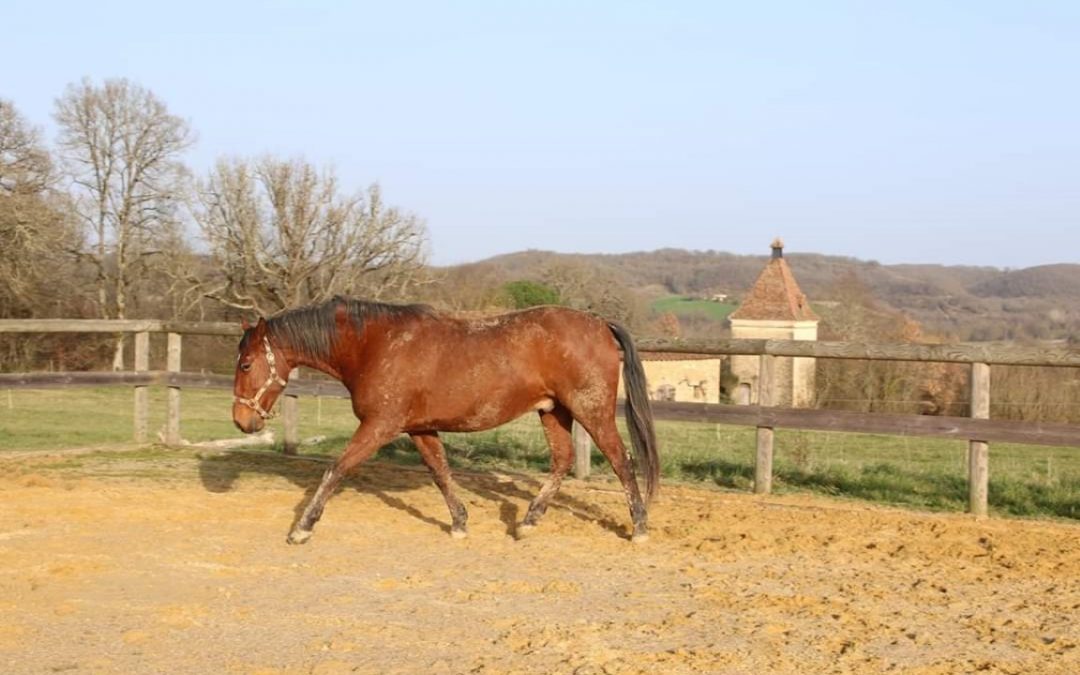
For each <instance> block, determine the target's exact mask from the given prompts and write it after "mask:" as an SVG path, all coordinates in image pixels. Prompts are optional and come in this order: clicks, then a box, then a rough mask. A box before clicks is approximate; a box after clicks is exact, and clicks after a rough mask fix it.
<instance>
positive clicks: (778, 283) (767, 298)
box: [728, 239, 820, 321]
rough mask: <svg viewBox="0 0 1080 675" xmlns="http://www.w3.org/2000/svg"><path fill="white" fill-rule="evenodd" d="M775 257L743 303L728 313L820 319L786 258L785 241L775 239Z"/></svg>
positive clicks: (739, 316) (764, 318) (751, 317)
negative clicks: (800, 287) (811, 307)
mask: <svg viewBox="0 0 1080 675" xmlns="http://www.w3.org/2000/svg"><path fill="white" fill-rule="evenodd" d="M772 252H773V254H772V259H771V260H769V264H768V265H766V266H765V269H764V270H762V271H761V274H760V275H759V276H758V278H757V281H755V282H754V286H753V288H751V289H750V292H749V293H748V294H747V295H746V297H745V298H744V299H743V301H742V304H741V305H739V308H738V309H736V310H735V311H734V312H732V313H731V315H730V316H729V317H728V318H730V319H734V320H739V319H742V320H751V321H819V320H820V317H819V316H818V315H817V314H815V313H814V310H812V309H810V303H809V302H808V301H807V300H806V295H804V294H803V292H802V290H800V289H799V284H798V283H797V282H796V281H795V276H794V275H793V274H792V273H791V268H790V267H788V264H787V261H786V260H784V242H782V241H781V240H780V239H776V240H775V241H773V243H772Z"/></svg>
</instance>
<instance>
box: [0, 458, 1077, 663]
mask: <svg viewBox="0 0 1080 675" xmlns="http://www.w3.org/2000/svg"><path fill="white" fill-rule="evenodd" d="M71 464H72V456H71V455H65V454H61V455H56V454H54V455H21V456H9V457H6V458H4V459H2V460H0V470H2V471H0V474H2V476H3V478H0V514H2V515H3V519H2V522H0V671H2V672H4V673H52V672H87V673H136V672H141V673H196V672H198V673H210V672H215V673H265V674H269V673H351V672H360V673H414V672H424V673H472V672H475V673H511V672H520V673H639V672H657V673H748V672H754V673H809V672H825V673H849V672H860V673H862V672H865V673H878V672H883V671H893V672H905V673H954V672H959V673H962V672H975V671H987V672H1001V673H1075V672H1080V649H1078V646H1077V645H1078V642H1080V527H1078V526H1077V525H1075V524H1069V523H1053V522H1032V521H1021V520H998V519H990V520H985V521H982V522H975V521H973V520H972V519H971V518H969V517H967V516H964V515H962V514H955V515H952V514H950V515H941V514H926V513H916V512H910V511H902V510H896V509H887V508H878V507H871V506H867V505H863V504H861V503H852V502H846V501H836V500H827V499H823V498H814V497H807V496H786V497H769V498H756V497H754V496H752V495H748V494H739V493H730V492H720V491H713V490H705V489H701V488H693V487H687V486H673V485H668V486H666V487H665V490H664V493H663V495H662V497H661V498H660V499H659V501H658V502H657V503H656V504H654V506H653V509H652V515H651V523H652V538H651V541H649V542H648V543H646V544H644V545H635V544H632V543H630V542H629V541H628V540H627V539H626V533H627V524H628V520H629V518H628V516H627V514H626V510H625V505H624V501H623V497H622V494H621V492H619V491H616V490H615V489H614V488H615V485H614V484H613V483H611V482H610V481H607V480H605V479H603V478H600V479H597V480H592V481H588V482H581V481H572V480H571V481H568V482H567V484H566V485H565V486H564V489H563V492H562V494H561V496H560V498H559V499H558V500H557V501H556V503H555V504H554V505H553V506H552V508H551V509H550V510H549V512H548V514H547V516H546V517H545V519H544V521H543V522H542V523H541V525H540V527H539V528H537V530H536V531H535V532H534V533H533V534H532V535H530V536H529V537H528V538H526V539H523V540H516V539H515V538H514V536H513V533H514V523H515V522H516V521H517V520H519V519H520V518H521V516H522V515H523V514H524V511H525V507H526V505H527V503H528V500H529V499H530V498H531V497H532V496H533V495H534V494H535V492H536V489H537V487H538V485H539V480H540V479H541V478H542V477H541V476H537V475H519V474H502V473H496V472H492V473H481V474H466V475H461V476H459V478H458V480H459V484H460V488H461V493H462V497H463V499H464V500H465V501H466V504H467V505H468V507H469V509H470V516H471V517H470V536H469V538H468V539H465V540H463V541H456V540H453V539H451V537H450V536H449V534H448V532H449V528H448V516H447V512H446V508H445V505H444V503H443V501H442V498H441V495H440V494H439V492H438V490H437V489H436V488H435V487H434V486H433V485H432V484H431V483H430V482H429V478H428V475H427V473H426V471H424V470H422V469H416V468H411V467H400V466H393V465H387V464H371V465H369V466H366V467H364V468H363V470H362V475H361V476H360V477H358V478H357V479H355V480H353V481H352V482H350V483H349V484H348V485H347V487H346V488H345V489H343V490H342V492H340V493H339V494H338V495H337V496H336V497H335V498H334V499H333V500H332V501H331V502H330V504H329V506H328V508H327V510H326V514H325V516H324V518H323V520H322V522H321V523H320V524H319V525H318V527H317V528H316V530H315V536H314V537H313V538H312V540H311V541H310V542H309V543H308V544H307V545H305V546H300V547H296V546H288V545H286V544H285V535H286V533H287V531H288V528H289V526H290V524H291V523H292V521H293V518H294V517H295V513H296V511H295V509H296V507H297V505H298V504H300V503H301V502H302V500H303V499H304V495H305V491H310V490H311V489H312V488H313V486H314V484H315V483H316V482H317V481H318V478H319V476H320V475H321V473H322V471H323V469H324V468H325V465H324V464H321V463H318V462H314V461H306V460H298V459H285V458H277V457H272V456H265V455H262V456H260V455H256V454H252V453H240V452H218V453H207V454H203V455H201V456H200V455H198V454H196V453H194V452H190V451H189V452H184V453H179V454H177V455H176V456H175V457H174V458H172V459H170V460H168V461H166V462H163V461H160V460H154V461H153V462H152V466H142V465H140V464H139V463H138V460H137V459H136V458H135V457H134V456H132V458H131V459H130V460H124V459H123V456H122V455H118V456H117V457H115V458H112V459H110V460H109V461H103V460H94V461H91V462H82V463H81V465H80V466H77V467H75V466H71ZM65 467H70V468H65Z"/></svg>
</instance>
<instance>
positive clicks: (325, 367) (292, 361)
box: [285, 351, 342, 380]
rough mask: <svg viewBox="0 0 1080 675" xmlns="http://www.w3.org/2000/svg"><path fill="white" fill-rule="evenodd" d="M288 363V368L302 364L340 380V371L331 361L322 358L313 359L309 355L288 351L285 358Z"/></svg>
mask: <svg viewBox="0 0 1080 675" xmlns="http://www.w3.org/2000/svg"><path fill="white" fill-rule="evenodd" d="M285 360H286V361H287V362H288V364H289V370H290V371H292V369H294V368H297V367H299V366H303V367H305V368H311V369H312V370H317V371H319V372H320V373H326V374H327V375H329V376H330V377H332V378H334V379H335V380H341V379H342V377H341V373H340V372H339V371H338V369H337V368H336V367H335V366H334V364H332V363H328V362H327V361H324V360H322V359H315V358H311V357H309V356H305V355H301V354H299V353H297V352H293V351H290V352H289V353H288V355H287V356H286V359H285Z"/></svg>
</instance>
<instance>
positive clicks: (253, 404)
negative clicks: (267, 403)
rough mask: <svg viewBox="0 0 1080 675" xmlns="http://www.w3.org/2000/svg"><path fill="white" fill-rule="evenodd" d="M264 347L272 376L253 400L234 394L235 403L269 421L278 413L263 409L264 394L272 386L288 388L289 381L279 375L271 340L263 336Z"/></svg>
mask: <svg viewBox="0 0 1080 675" xmlns="http://www.w3.org/2000/svg"><path fill="white" fill-rule="evenodd" d="M263 347H264V348H265V349H266V365H268V366H270V376H269V377H267V378H266V382H263V385H262V386H261V387H259V390H258V391H257V392H255V394H254V395H253V396H252V397H251V398H244V397H242V396H237V395H235V394H233V401H234V402H236V403H242V404H244V405H246V406H247V407H249V408H251V409H252V410H254V411H255V412H256V414H258V416H259V417H261V418H263V419H264V420H268V419H270V418H271V417H273V416H274V415H275V414H276V413H272V412H270V411H269V410H266V409H265V408H263V407H262V403H261V401H262V397H263V394H265V393H266V391H267V390H268V389H269V388H270V386H271V385H274V384H280V385H281V386H282V388H284V387H286V386H288V384H289V381H288V380H285V379H282V377H281V375H278V371H277V367H276V366H275V361H276V359H275V358H274V350H273V349H270V340H268V339H267V338H266V337H265V336H263Z"/></svg>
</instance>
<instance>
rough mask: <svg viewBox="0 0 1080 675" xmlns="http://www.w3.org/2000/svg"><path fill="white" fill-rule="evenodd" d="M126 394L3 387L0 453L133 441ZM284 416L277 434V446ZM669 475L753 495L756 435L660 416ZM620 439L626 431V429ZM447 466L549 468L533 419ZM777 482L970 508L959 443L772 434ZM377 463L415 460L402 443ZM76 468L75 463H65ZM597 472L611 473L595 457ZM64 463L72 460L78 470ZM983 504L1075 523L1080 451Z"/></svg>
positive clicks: (188, 416) (1051, 457) (199, 434)
mask: <svg viewBox="0 0 1080 675" xmlns="http://www.w3.org/2000/svg"><path fill="white" fill-rule="evenodd" d="M132 398H133V397H132V393H131V390H130V389H126V388H120V387H116V388H86V389H73V388H72V389H63V390H60V389H52V390H26V389H19V390H3V391H0V454H2V453H4V452H11V451H19V450H53V449H55V450H61V449H70V448H95V447H101V448H103V449H104V448H109V447H115V446H118V445H131V437H132V416H133V402H132ZM182 408H183V425H182V436H183V438H184V439H186V440H189V441H193V442H198V441H206V440H212V439H220V438H236V437H240V436H241V434H240V432H239V431H237V430H236V429H235V428H234V427H233V425H232V420H231V417H230V414H231V413H230V411H231V397H230V394H229V392H224V391H205V390H194V389H191V390H185V391H184V392H183V405H182ZM164 411H165V390H164V389H163V388H156V387H152V388H151V412H152V416H151V422H150V431H151V435H152V436H154V435H155V434H156V432H157V431H158V430H159V429H161V428H162V427H163V426H164V423H165V417H164ZM300 421H301V429H300V435H301V438H303V439H309V440H310V441H311V442H310V443H309V444H308V445H305V446H304V448H303V449H302V452H303V453H312V454H324V455H336V454H338V453H339V452H340V451H341V450H342V448H343V447H344V445H345V442H346V441H347V440H348V437H349V436H350V435H351V434H352V432H353V430H354V429H355V427H356V421H355V419H354V418H353V415H352V411H351V409H350V407H349V402H348V401H346V400H341V399H314V398H303V399H300ZM280 424H281V423H280V420H274V421H272V422H271V424H270V428H271V429H273V430H275V432H276V438H277V439H278V444H279V445H280V439H281V427H280ZM657 432H658V437H659V441H660V444H661V460H662V469H663V475H664V477H665V480H677V481H686V482H697V483H705V484H708V485H712V486H717V487H720V488H728V489H737V490H750V489H751V487H752V485H753V475H754V466H753V463H754V454H755V435H754V430H753V429H752V428H744V427H732V426H724V425H717V424H692V423H682V422H658V423H657ZM624 437H625V430H624ZM443 440H444V442H445V444H446V446H447V449H448V454H449V456H450V461H451V464H452V465H454V466H456V467H461V468H466V469H471V470H489V469H506V470H527V471H537V472H539V471H546V470H547V468H548V451H547V446H546V443H545V440H544V435H543V431H542V430H541V427H540V424H539V422H538V421H537V420H536V419H534V418H533V417H532V416H531V415H527V416H525V417H523V418H522V419H520V420H517V421H515V422H512V423H510V424H507V425H505V426H503V427H500V428H498V429H494V430H492V431H487V432H481V433H475V434H443ZM776 443H777V445H776V448H777V450H776V459H775V478H774V488H775V489H776V491H778V492H790V491H812V492H817V493H824V494H829V495H834V496H840V497H848V498H855V499H866V500H871V501H876V502H883V503H889V504H899V505H908V506H914V507H918V508H929V509H941V510H949V511H962V510H963V509H964V506H965V504H966V503H967V483H966V481H967V478H966V462H967V443H966V442H964V441H955V440H937V439H924V438H908V437H896V436H874V435H869V434H851V433H835V432H811V431H795V430H784V429H780V430H777V433H776ZM379 458H381V459H383V460H386V461H392V462H400V463H405V464H419V463H420V460H419V457H418V455H417V453H416V452H415V451H414V450H413V449H412V446H411V444H410V443H409V442H408V441H407V439H402V440H399V441H396V442H394V443H392V444H390V445H389V446H387V447H386V448H384V449H383V450H382V451H381V452H380V454H379ZM72 461H74V462H75V465H77V464H78V460H77V459H73V460H72ZM592 464H593V467H594V471H595V472H596V473H597V474H598V475H600V476H603V475H607V474H610V469H609V468H608V466H607V463H606V460H604V458H603V456H602V455H601V454H600V453H599V452H598V451H596V450H594V452H593V456H592ZM75 465H72V466H75ZM990 477H991V478H990V507H991V509H992V510H993V511H994V512H996V513H998V514H1002V515H1005V514H1010V515H1024V516H1032V515H1036V516H1051V517H1064V518H1072V519H1080V447H1075V448H1053V447H1043V446H1021V445H1013V444H1007V443H997V444H993V445H992V446H991V449H990Z"/></svg>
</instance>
